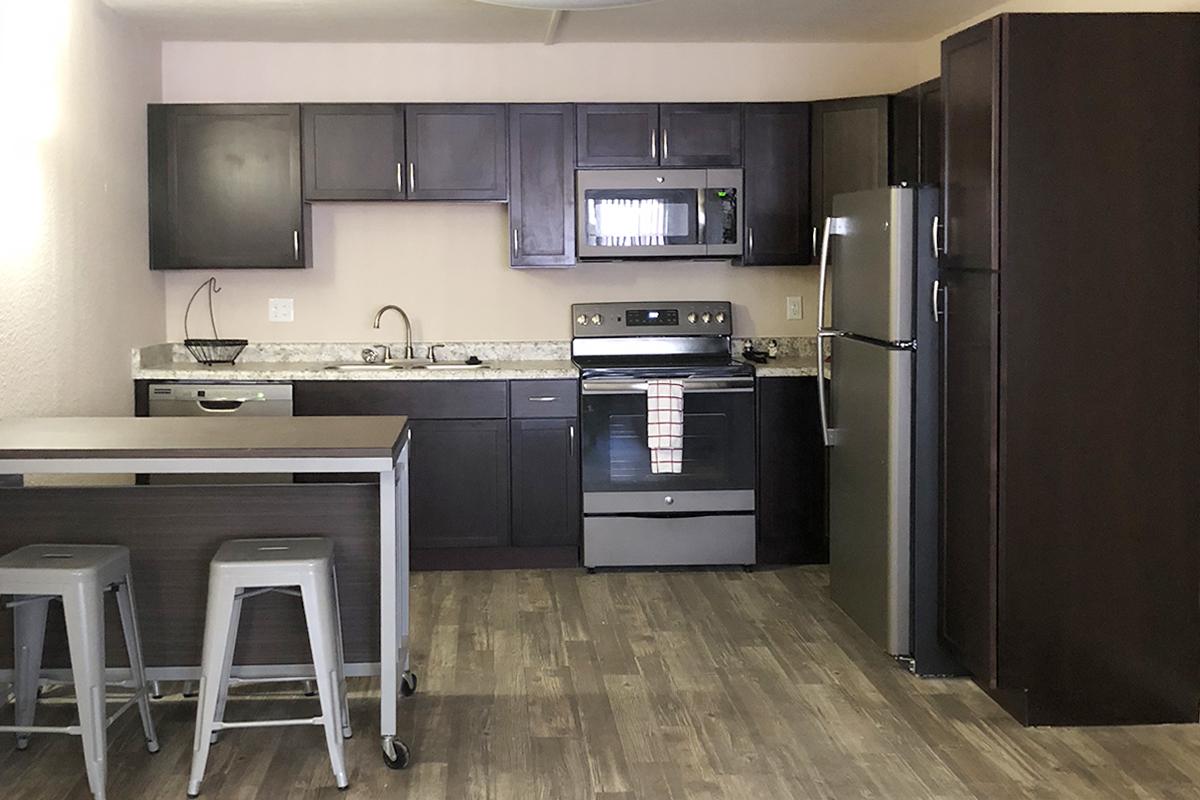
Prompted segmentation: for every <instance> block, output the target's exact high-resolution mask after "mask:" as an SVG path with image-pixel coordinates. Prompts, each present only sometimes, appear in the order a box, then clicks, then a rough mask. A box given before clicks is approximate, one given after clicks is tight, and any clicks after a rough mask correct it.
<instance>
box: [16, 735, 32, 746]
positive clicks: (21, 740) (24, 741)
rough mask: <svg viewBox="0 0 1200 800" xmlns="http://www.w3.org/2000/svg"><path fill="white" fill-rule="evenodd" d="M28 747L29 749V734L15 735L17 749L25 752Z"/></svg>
mask: <svg viewBox="0 0 1200 800" xmlns="http://www.w3.org/2000/svg"><path fill="white" fill-rule="evenodd" d="M28 747H29V734H28V733H18V734H17V749H18V750H25V749H27V748H28Z"/></svg>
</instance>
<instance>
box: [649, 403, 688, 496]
mask: <svg viewBox="0 0 1200 800" xmlns="http://www.w3.org/2000/svg"><path fill="white" fill-rule="evenodd" d="M646 444H647V445H649V447H650V472H652V473H654V474H655V475H658V474H662V473H668V472H683V381H677V380H676V381H672V380H655V381H646Z"/></svg>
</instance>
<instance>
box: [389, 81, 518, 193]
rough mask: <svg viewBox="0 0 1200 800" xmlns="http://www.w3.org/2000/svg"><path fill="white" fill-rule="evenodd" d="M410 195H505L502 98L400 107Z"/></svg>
mask: <svg viewBox="0 0 1200 800" xmlns="http://www.w3.org/2000/svg"><path fill="white" fill-rule="evenodd" d="M404 128H405V142H406V147H405V150H406V152H407V155H408V169H407V173H408V175H407V178H408V182H407V185H408V197H409V199H410V200H507V199H508V115H507V109H506V107H505V106H504V105H503V104H499V103H496V104H484V103H467V104H457V105H454V104H415V105H407V106H405V107H404Z"/></svg>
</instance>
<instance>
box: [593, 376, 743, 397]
mask: <svg viewBox="0 0 1200 800" xmlns="http://www.w3.org/2000/svg"><path fill="white" fill-rule="evenodd" d="M582 391H583V394H585V395H598V394H645V393H646V381H609V380H590V381H584V382H583V387H582ZM683 391H684V394H743V393H750V392H753V391H754V378H685V379H684V381H683Z"/></svg>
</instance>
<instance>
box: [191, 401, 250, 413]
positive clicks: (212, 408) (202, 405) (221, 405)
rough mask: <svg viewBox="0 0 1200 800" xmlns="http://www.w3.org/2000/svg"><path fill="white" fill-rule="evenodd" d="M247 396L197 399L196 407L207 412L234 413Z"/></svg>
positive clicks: (240, 407)
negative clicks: (228, 398) (226, 398)
mask: <svg viewBox="0 0 1200 800" xmlns="http://www.w3.org/2000/svg"><path fill="white" fill-rule="evenodd" d="M247 400H248V398H238V399H236V400H197V401H196V407H197V408H199V409H200V410H201V411H203V412H205V413H207V414H236V413H237V412H238V411H240V410H241V409H242V406H244V405H245V404H246V402H247Z"/></svg>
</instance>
